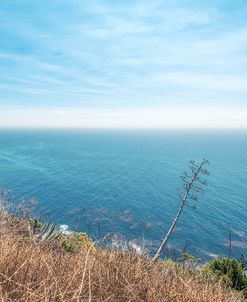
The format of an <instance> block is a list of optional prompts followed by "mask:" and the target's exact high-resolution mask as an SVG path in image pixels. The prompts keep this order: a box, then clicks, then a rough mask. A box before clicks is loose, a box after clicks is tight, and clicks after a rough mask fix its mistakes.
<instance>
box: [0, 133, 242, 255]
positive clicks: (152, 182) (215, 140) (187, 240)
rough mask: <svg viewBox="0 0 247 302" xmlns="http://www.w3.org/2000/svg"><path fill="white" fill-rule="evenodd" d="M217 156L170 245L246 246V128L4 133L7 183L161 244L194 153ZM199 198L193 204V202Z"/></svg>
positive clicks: (82, 224)
mask: <svg viewBox="0 0 247 302" xmlns="http://www.w3.org/2000/svg"><path fill="white" fill-rule="evenodd" d="M202 158H206V159H208V160H209V161H210V163H211V164H210V166H209V170H210V173H211V175H210V176H209V177H207V181H208V184H209V185H208V187H206V188H205V192H204V194H203V195H202V196H201V198H200V200H199V201H198V202H197V208H196V209H193V208H191V207H186V209H185V212H184V213H183V216H182V218H181V220H180V221H179V223H178V226H177V229H176V233H175V234H174V236H173V238H172V240H171V241H170V244H169V247H170V249H171V251H170V252H171V253H172V252H173V250H174V251H181V250H183V248H184V247H185V246H186V247H187V251H189V252H190V253H193V254H195V255H200V256H202V257H210V256H215V255H219V256H222V255H227V254H228V252H229V244H228V236H229V230H230V232H231V235H232V251H231V254H232V256H239V255H240V254H241V253H244V254H247V132H244V131H96V130H95V131H92V130H90V131H79V130H78V131H62V130H61V131H39V130H36V131H30V130H26V131H24V130H1V131H0V186H1V187H5V188H8V189H10V190H11V191H12V193H13V196H14V198H15V200H19V199H21V198H26V199H29V198H32V197H35V198H37V200H38V209H39V211H40V212H41V213H44V214H43V215H44V216H45V217H46V218H47V219H49V220H52V221H54V222H56V223H57V224H66V225H68V226H69V228H70V229H71V230H75V229H77V230H82V231H86V232H91V233H92V234H94V235H95V236H96V234H98V233H99V232H100V235H101V236H102V235H104V234H106V233H107V232H112V233H117V234H122V235H124V236H125V237H126V238H128V239H137V240H142V239H143V238H144V240H145V241H146V245H147V246H149V247H150V248H154V247H155V246H156V245H157V244H158V242H159V239H160V238H161V237H162V235H163V234H164V233H165V232H166V231H167V229H168V227H169V225H170V224H171V221H172V219H173V217H174V215H175V213H176V210H177V208H178V206H179V200H178V196H177V192H176V188H177V187H181V182H180V180H179V176H180V175H181V174H182V172H183V171H184V170H187V168H188V162H189V160H190V159H194V160H196V161H200V160H201V159H202ZM191 204H192V203H191Z"/></svg>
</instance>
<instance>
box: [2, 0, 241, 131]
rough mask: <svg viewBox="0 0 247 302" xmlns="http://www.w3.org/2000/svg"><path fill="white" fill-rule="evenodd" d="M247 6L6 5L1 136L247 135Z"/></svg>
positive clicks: (23, 0)
mask: <svg viewBox="0 0 247 302" xmlns="http://www.w3.org/2000/svg"><path fill="white" fill-rule="evenodd" d="M246 16H247V1H246V0H234V1H232V0H207V1H200V0H187V1H185V0H163V1H160V0H151V1H150V0H139V1H137V0H101V1H94V0H49V1H48V0H42V1H38V0H11V1H1V2H0V20H1V21H0V127H33V128H35V127H38V128H40V127H48V128H49V127H68V128H70V127H72V128H73V127H85V128H247V18H246Z"/></svg>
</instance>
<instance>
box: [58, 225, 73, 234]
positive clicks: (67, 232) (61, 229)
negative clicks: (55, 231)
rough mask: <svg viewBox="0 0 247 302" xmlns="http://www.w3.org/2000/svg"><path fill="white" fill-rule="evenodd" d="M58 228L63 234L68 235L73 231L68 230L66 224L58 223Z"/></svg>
mask: <svg viewBox="0 0 247 302" xmlns="http://www.w3.org/2000/svg"><path fill="white" fill-rule="evenodd" d="M59 230H60V231H61V232H62V233H63V234H65V235H70V234H72V233H73V232H72V231H70V230H69V226H68V225H67V224H60V226H59Z"/></svg>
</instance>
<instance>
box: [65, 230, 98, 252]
mask: <svg viewBox="0 0 247 302" xmlns="http://www.w3.org/2000/svg"><path fill="white" fill-rule="evenodd" d="M59 240H60V242H61V245H62V247H63V248H64V249H65V250H66V251H68V252H75V251H78V250H80V249H82V248H84V249H91V248H93V241H92V239H91V238H90V237H88V236H87V234H85V233H82V232H74V233H72V234H70V235H62V236H61V238H60V239H59Z"/></svg>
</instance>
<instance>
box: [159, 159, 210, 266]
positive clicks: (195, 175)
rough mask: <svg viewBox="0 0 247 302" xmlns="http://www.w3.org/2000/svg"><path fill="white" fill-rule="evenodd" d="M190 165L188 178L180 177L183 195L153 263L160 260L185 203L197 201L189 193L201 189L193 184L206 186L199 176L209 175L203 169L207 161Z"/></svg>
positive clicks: (186, 176)
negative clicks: (183, 185) (182, 184)
mask: <svg viewBox="0 0 247 302" xmlns="http://www.w3.org/2000/svg"><path fill="white" fill-rule="evenodd" d="M190 163H191V166H190V169H191V172H192V175H191V176H189V175H188V174H187V173H186V172H185V173H184V175H182V176H181V179H182V180H183V182H184V183H185V187H184V192H183V195H182V196H181V202H180V207H179V209H178V211H177V214H176V216H175V218H174V220H173V222H172V224H171V226H170V228H169V230H168V232H167V234H166V236H165V238H164V240H163V241H162V243H161V245H160V247H159V248H158V250H157V252H156V254H155V256H154V257H153V262H156V261H157V260H158V259H159V258H160V256H161V254H162V252H163V250H164V249H165V247H166V245H167V242H168V240H169V239H170V237H171V235H172V233H173V231H174V228H175V227H176V224H177V222H178V219H179V217H180V216H181V214H182V211H183V209H184V206H185V204H186V202H187V201H188V199H192V200H194V201H196V200H198V197H197V196H195V195H191V194H190V193H191V191H196V192H201V191H202V188H200V187H196V186H195V184H196V183H198V182H199V183H201V184H202V185H206V182H205V181H203V180H201V179H200V177H199V175H200V174H205V175H208V174H209V172H208V171H207V170H205V169H203V167H204V165H206V164H208V160H206V159H203V160H202V162H201V163H200V165H197V164H196V163H195V162H194V161H190Z"/></svg>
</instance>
